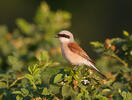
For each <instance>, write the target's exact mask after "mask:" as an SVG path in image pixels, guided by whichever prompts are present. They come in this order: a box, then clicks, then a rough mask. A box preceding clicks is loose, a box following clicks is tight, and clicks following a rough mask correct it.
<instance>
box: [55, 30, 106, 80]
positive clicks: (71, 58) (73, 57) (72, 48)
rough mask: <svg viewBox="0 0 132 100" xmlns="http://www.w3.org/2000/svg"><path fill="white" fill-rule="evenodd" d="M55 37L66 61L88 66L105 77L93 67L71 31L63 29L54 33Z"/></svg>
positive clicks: (92, 63)
mask: <svg viewBox="0 0 132 100" xmlns="http://www.w3.org/2000/svg"><path fill="white" fill-rule="evenodd" d="M56 38H59V40H60V44H61V51H62V55H63V56H64V58H65V59H66V60H67V61H68V62H70V63H71V64H72V65H75V66H79V65H86V66H89V67H90V68H92V69H94V70H95V71H97V72H98V73H99V74H100V75H102V76H103V77H104V78H106V76H105V75H104V74H102V73H101V72H100V71H99V70H98V69H97V68H96V67H95V63H94V62H93V61H92V60H91V59H90V57H89V56H88V55H87V53H86V52H85V51H84V50H83V49H82V48H80V46H79V45H78V44H77V43H76V42H75V41H74V37H73V35H72V33H71V32H69V31H66V30H63V31H61V32H59V34H57V35H56Z"/></svg>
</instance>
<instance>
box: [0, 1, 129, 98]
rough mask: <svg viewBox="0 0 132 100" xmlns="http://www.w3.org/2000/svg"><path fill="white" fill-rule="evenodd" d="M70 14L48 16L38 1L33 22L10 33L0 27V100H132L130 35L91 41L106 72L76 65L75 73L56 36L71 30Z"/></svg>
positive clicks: (60, 12)
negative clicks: (59, 32)
mask: <svg viewBox="0 0 132 100" xmlns="http://www.w3.org/2000/svg"><path fill="white" fill-rule="evenodd" d="M70 18H71V15H70V14H69V13H68V12H65V11H57V12H52V11H51V10H50V9H49V6H48V5H47V4H46V3H42V4H41V5H40V7H39V9H38V11H37V14H36V16H35V18H34V20H33V23H29V22H27V21H25V20H24V19H18V20H17V22H16V23H17V26H18V28H17V29H15V30H14V32H12V33H9V32H8V29H7V27H6V26H0V52H1V54H0V55H1V56H0V68H1V73H0V99H1V100H14V99H16V100H131V99H132V66H131V64H132V62H131V60H132V35H130V34H129V33H128V32H126V31H124V32H123V34H124V37H125V38H112V39H106V40H105V42H104V43H100V42H98V41H97V42H91V44H92V45H93V47H94V48H95V51H96V52H97V53H98V54H99V55H101V56H100V57H99V58H98V59H97V61H96V65H97V66H99V67H100V69H101V70H102V71H103V72H104V73H105V75H106V76H107V79H102V78H101V77H100V76H99V75H96V74H95V72H93V71H92V70H90V69H88V68H86V67H85V66H80V67H79V68H78V69H76V70H73V69H72V67H70V66H69V65H67V63H65V61H63V59H62V56H61V52H60V49H59V47H58V42H57V40H55V39H54V35H55V34H56V33H57V32H58V31H60V30H62V29H65V28H68V27H69V26H70V21H69V20H70Z"/></svg>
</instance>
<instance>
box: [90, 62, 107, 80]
mask: <svg viewBox="0 0 132 100" xmlns="http://www.w3.org/2000/svg"><path fill="white" fill-rule="evenodd" d="M91 68H92V69H94V70H95V71H96V72H97V73H99V74H100V75H101V76H102V77H103V78H105V79H106V78H107V77H106V76H105V75H104V74H103V73H101V72H100V71H99V70H98V69H97V68H96V67H95V66H94V65H93V64H91Z"/></svg>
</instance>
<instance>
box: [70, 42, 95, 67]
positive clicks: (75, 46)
mask: <svg viewBox="0 0 132 100" xmlns="http://www.w3.org/2000/svg"><path fill="white" fill-rule="evenodd" d="M68 47H69V49H70V50H71V51H72V52H74V53H77V54H78V55H80V56H82V57H83V58H85V59H87V60H88V61H90V62H91V63H92V64H93V65H95V63H94V62H93V61H92V60H91V59H90V57H89V56H88V55H87V53H86V52H85V51H84V50H83V49H82V48H80V46H79V45H78V44H77V43H74V42H73V43H69V44H68Z"/></svg>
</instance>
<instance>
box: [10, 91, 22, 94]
mask: <svg viewBox="0 0 132 100" xmlns="http://www.w3.org/2000/svg"><path fill="white" fill-rule="evenodd" d="M12 94H19V95H22V92H21V91H13V92H12Z"/></svg>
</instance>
